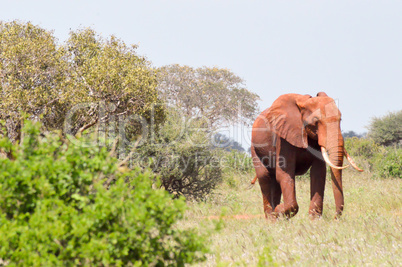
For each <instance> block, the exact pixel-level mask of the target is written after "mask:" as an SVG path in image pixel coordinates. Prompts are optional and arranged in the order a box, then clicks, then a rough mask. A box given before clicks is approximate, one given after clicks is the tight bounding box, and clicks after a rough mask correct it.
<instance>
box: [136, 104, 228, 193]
mask: <svg viewBox="0 0 402 267" xmlns="http://www.w3.org/2000/svg"><path fill="white" fill-rule="evenodd" d="M209 137H210V133H209V132H208V130H206V128H204V126H203V122H201V121H197V120H191V119H188V118H186V119H184V120H183V118H182V117H181V116H180V114H177V113H175V112H173V111H171V112H170V113H169V114H168V116H167V119H166V123H165V124H164V125H163V126H162V127H161V128H160V129H159V131H157V132H156V133H155V134H154V135H153V137H152V139H151V140H147V141H146V142H143V143H142V144H140V146H139V147H138V148H136V149H135V153H134V154H133V156H132V158H131V164H132V165H133V166H142V167H144V166H145V167H147V168H148V167H149V168H151V169H152V170H153V172H155V173H156V174H157V175H158V176H159V177H160V179H161V187H163V188H164V189H165V190H167V191H168V192H170V193H172V194H174V195H177V196H180V195H182V196H185V197H186V198H192V199H196V200H200V199H203V198H205V197H206V196H207V195H208V194H209V193H210V192H211V191H212V190H213V189H214V188H215V186H216V185H217V184H218V183H219V182H220V181H221V176H222V175H221V167H220V165H219V162H218V161H217V160H218V158H217V154H216V151H215V149H214V148H213V147H212V146H211V145H210V141H209V140H210V138H209Z"/></svg>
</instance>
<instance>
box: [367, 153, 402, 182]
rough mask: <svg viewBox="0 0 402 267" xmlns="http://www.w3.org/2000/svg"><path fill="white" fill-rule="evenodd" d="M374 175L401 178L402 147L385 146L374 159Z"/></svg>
mask: <svg viewBox="0 0 402 267" xmlns="http://www.w3.org/2000/svg"><path fill="white" fill-rule="evenodd" d="M374 166H375V171H376V175H377V176H379V177H383V178H389V177H395V178H402V149H400V148H399V149H398V148H387V149H386V150H385V153H382V154H378V155H377V156H376V159H375V164H374Z"/></svg>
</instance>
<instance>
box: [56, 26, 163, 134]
mask: <svg viewBox="0 0 402 267" xmlns="http://www.w3.org/2000/svg"><path fill="white" fill-rule="evenodd" d="M136 48H137V47H136V46H135V45H132V46H127V45H126V44H125V43H124V42H123V41H121V40H119V39H117V38H116V37H114V36H111V37H110V38H109V39H103V38H101V37H100V36H97V35H96V33H95V32H94V31H93V30H91V29H83V30H79V31H76V32H71V33H70V38H69V39H68V41H67V42H66V44H65V45H64V47H63V49H65V54H66V61H67V62H68V63H69V66H68V67H69V71H68V73H69V80H70V82H71V84H70V86H71V87H74V90H72V91H70V92H71V93H70V94H69V99H70V100H71V101H72V102H73V103H80V102H81V103H85V105H81V106H80V108H79V110H75V111H74V114H71V115H72V116H73V120H72V121H73V124H72V125H71V129H70V130H71V132H72V133H76V132H77V131H79V130H80V129H81V130H83V129H86V128H88V127H91V126H93V125H96V124H100V123H105V122H108V121H110V120H111V119H115V120H116V117H118V118H119V119H120V120H121V119H123V120H124V119H126V118H127V117H128V116H130V115H131V114H136V115H138V116H142V117H143V118H144V119H150V117H151V115H152V114H151V112H153V111H155V113H154V114H153V115H155V117H156V118H154V119H156V120H157V121H161V120H162V119H163V112H162V109H161V105H158V104H159V103H160V101H159V99H158V94H157V90H156V85H157V81H156V76H155V74H154V72H153V71H152V70H151V66H150V63H149V62H148V61H147V60H146V59H145V58H144V57H140V56H138V55H137V54H136V51H135V50H136ZM155 104H157V105H156V106H155Z"/></svg>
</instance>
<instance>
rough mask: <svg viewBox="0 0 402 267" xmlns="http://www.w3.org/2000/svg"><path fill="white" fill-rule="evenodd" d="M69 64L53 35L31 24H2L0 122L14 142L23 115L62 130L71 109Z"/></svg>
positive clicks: (0, 31) (0, 34) (0, 42)
mask: <svg viewBox="0 0 402 267" xmlns="http://www.w3.org/2000/svg"><path fill="white" fill-rule="evenodd" d="M66 67H67V66H66V62H65V61H64V60H63V57H62V54H61V53H60V51H59V50H58V48H57V43H56V39H55V38H54V37H53V33H52V32H51V31H47V30H44V29H42V28H40V27H37V26H35V25H33V24H31V23H20V22H18V21H13V22H9V23H4V22H0V95H1V101H0V120H3V121H4V124H5V125H4V126H5V127H6V133H4V134H6V135H7V136H8V137H9V138H10V140H12V142H15V141H16V140H19V138H20V129H21V122H22V114H24V113H25V114H27V115H28V116H29V118H30V119H35V120H38V119H40V120H41V121H42V122H43V124H44V126H45V127H49V128H53V127H54V128H58V127H60V126H61V124H62V119H63V118H64V116H63V112H64V111H65V110H66V108H67V106H68V103H67V102H68V101H69V100H68V98H67V95H66V91H67V88H66V87H65V86H64V85H65V84H64V81H65V78H66V76H65V74H66V73H65V71H66Z"/></svg>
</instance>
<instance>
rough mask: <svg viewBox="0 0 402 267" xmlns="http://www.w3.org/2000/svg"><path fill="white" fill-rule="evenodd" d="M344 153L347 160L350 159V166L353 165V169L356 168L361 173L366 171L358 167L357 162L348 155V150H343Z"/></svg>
mask: <svg viewBox="0 0 402 267" xmlns="http://www.w3.org/2000/svg"><path fill="white" fill-rule="evenodd" d="M343 153H345V156H346V158H347V159H348V161H349V163H350V165H352V167H353V168H355V169H356V170H358V171H359V172H363V171H364V170H362V169H360V168H359V167H357V165H356V163H355V161H354V160H353V159H352V157H351V156H350V155H349V154H348V152H347V151H346V148H343Z"/></svg>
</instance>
